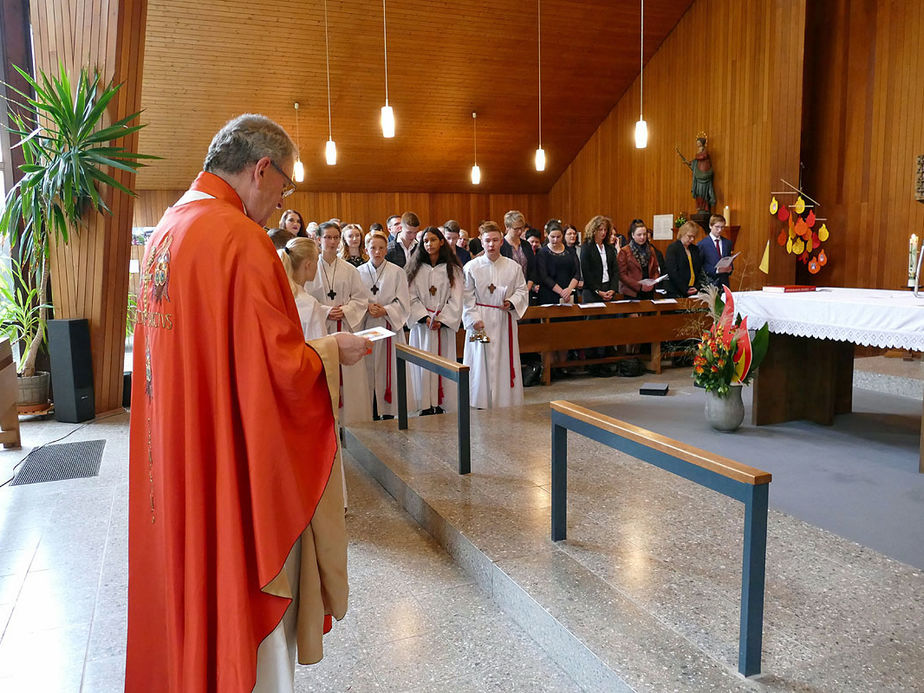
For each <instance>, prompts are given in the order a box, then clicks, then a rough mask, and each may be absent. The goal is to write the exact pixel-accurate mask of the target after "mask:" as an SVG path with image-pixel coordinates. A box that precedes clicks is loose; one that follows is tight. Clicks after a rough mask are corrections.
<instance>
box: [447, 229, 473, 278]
mask: <svg viewBox="0 0 924 693" xmlns="http://www.w3.org/2000/svg"><path fill="white" fill-rule="evenodd" d="M461 230H462V227H461V226H459V222H457V221H456V220H455V219H450V220H449V221H447V222H446V223H445V224H443V235H444V236H446V242H447V243H448V244H449V247H450V248H452V249H453V250H455V251H456V257H457V258H459V262H461V263H462V266H463V267H465V263H466V262H468V261H469V260H471V259H472V255H471V253H469V252H468V251H467V250H466V249H465V248H463V247H462V246H461V245H459V231H461Z"/></svg>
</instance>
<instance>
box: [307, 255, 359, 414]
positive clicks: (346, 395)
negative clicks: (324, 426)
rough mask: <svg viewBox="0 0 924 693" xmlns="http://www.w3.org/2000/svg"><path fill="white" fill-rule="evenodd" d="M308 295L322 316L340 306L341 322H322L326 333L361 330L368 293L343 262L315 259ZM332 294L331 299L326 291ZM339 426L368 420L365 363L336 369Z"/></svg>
mask: <svg viewBox="0 0 924 693" xmlns="http://www.w3.org/2000/svg"><path fill="white" fill-rule="evenodd" d="M305 288H306V289H308V293H310V294H311V295H312V296H314V297H315V298H316V299H317V301H318V303H320V304H321V310H323V311H324V315H325V317H326V316H327V314H328V313H330V309H331V308H333V307H334V306H338V305H339V306H342V307H343V318H342V319H341V320H331V319H329V318H328V319H327V320H325V322H326V326H327V334H334V332H358V331H359V330H361V329H362V326H363V319H364V318H365V317H366V307H367V306H368V305H369V295H370V294H369V292H368V291H367V290H366V287H365V286H363V282H362V280H361V279H360V278H359V272H357V271H356V268H355V267H353V265H351V264H350V263H349V262H347V261H346V260H342V259H340V258H339V257H338V258H335V259H334V261H333V262H332V263H331V264H329V265H328V264H327V263H326V262H325V261H324V258H323V257H319V258H318V273H317V274H316V275H315V277H314V281H312V282H310V283H309V284H306V285H305ZM330 291H334V292H336V295H335V296H334V297H333V298H331V296H330V294H329V292H330ZM340 377H341V381H342V385H341V386H340V424H341V425H342V426H348V425H350V424H351V423H358V422H362V421H372V399H371V398H370V397H369V380H368V378H367V377H366V364H365V363H363V362H362V361H360V362H359V363H357V364H354V365H352V366H340Z"/></svg>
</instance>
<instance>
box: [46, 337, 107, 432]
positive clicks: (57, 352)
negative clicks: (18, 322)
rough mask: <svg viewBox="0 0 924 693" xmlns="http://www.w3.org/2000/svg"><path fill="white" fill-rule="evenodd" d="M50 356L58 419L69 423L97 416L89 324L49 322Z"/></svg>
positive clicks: (56, 417) (52, 385)
mask: <svg viewBox="0 0 924 693" xmlns="http://www.w3.org/2000/svg"><path fill="white" fill-rule="evenodd" d="M48 355H49V356H50V357H51V387H52V390H53V391H54V402H55V419H56V420H58V421H63V422H66V423H80V422H81V421H89V420H90V419H92V418H94V417H95V416H96V397H95V395H94V392H93V358H92V355H91V354H90V323H89V322H88V321H87V320H86V319H80V320H49V321H48Z"/></svg>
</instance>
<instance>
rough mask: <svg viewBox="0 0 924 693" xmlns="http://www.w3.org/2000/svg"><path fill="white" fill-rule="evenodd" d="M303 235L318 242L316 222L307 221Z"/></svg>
mask: <svg viewBox="0 0 924 693" xmlns="http://www.w3.org/2000/svg"><path fill="white" fill-rule="evenodd" d="M305 237H306V238H311V239H312V240H314V241H315V242H318V243H320V240H321V239H320V238H318V222H316V221H309V222H308V226H306V227H305Z"/></svg>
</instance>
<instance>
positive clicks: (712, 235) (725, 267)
mask: <svg viewBox="0 0 924 693" xmlns="http://www.w3.org/2000/svg"><path fill="white" fill-rule="evenodd" d="M724 228H725V217H723V216H722V215H721V214H713V215H712V216H711V217H709V235H708V236H706V237H705V238H704V239H703V240H701V241H700V242H699V243H698V245H699V249H700V252H701V253H702V255H703V271H704V272H705V273H706V276H707V277H709V281H710V282H712V283H713V284H715V285H716V286H719V287H721V286H728V283H729V282H728V278H729V277H730V276H731V273H732V271H733V270H734V266H733V265H732V260H734V257H729V256H730V255H731V251H732V242H731V241H730V240H728V239H727V238H722V229H724Z"/></svg>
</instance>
